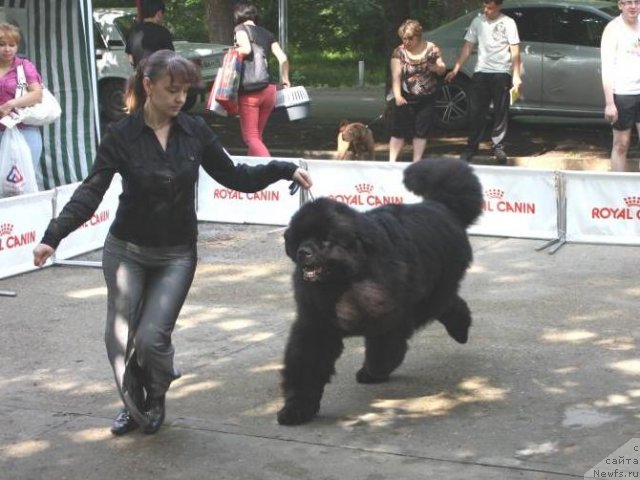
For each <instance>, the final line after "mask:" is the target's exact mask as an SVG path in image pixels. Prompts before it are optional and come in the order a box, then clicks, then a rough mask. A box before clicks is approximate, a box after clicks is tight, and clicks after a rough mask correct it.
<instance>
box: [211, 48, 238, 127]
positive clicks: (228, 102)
mask: <svg viewBox="0 0 640 480" xmlns="http://www.w3.org/2000/svg"><path fill="white" fill-rule="evenodd" d="M241 73H242V56H241V55H240V54H239V53H238V50H237V49H236V48H235V47H232V48H230V49H229V50H228V51H227V53H226V54H225V56H224V60H223V61H222V66H221V67H220V69H219V70H218V74H217V75H216V82H215V83H217V84H218V85H217V88H214V90H213V92H212V94H213V98H214V100H215V101H216V102H218V103H219V104H220V105H222V107H223V108H224V109H225V110H226V111H227V113H228V114H229V115H237V114H238V87H239V86H240V74H241ZM215 83H214V87H215Z"/></svg>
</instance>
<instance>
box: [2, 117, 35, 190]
mask: <svg viewBox="0 0 640 480" xmlns="http://www.w3.org/2000/svg"><path fill="white" fill-rule="evenodd" d="M37 191H38V184H37V183H36V172H35V170H34V169H33V162H32V161H31V150H29V145H28V144H27V141H26V140H25V139H24V136H23V135H22V133H20V129H19V128H7V129H6V130H5V131H4V132H3V133H2V141H0V197H12V196H15V195H22V194H23V193H34V192H37Z"/></svg>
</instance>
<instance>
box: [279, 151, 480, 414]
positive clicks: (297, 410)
mask: <svg viewBox="0 0 640 480" xmlns="http://www.w3.org/2000/svg"><path fill="white" fill-rule="evenodd" d="M404 184H405V186H406V187H407V189H408V190H410V191H411V192H413V193H415V194H417V195H419V196H421V197H423V201H422V202H420V203H415V204H406V205H385V206H382V207H378V208H375V209H372V210H369V211H367V212H365V213H361V212H358V211H356V210H354V209H352V208H351V207H348V206H347V205H345V204H343V203H339V202H336V201H334V200H330V199H328V198H319V199H317V200H315V201H313V202H310V203H307V204H305V205H303V206H302V207H301V208H300V210H299V211H298V212H297V213H296V214H295V215H294V216H293V217H292V219H291V222H290V224H289V227H288V228H287V230H286V232H285V245H286V252H287V255H288V256H289V257H291V259H292V260H293V261H294V262H295V264H296V269H295V272H294V274H293V284H294V290H295V299H296V303H297V318H296V321H295V323H294V324H293V326H292V327H291V332H290V335H289V340H288V343H287V347H286V351H285V358H284V369H283V371H282V389H283V393H284V398H285V405H284V407H283V408H282V409H281V410H280V412H278V422H279V423H280V424H282V425H297V424H301V423H304V422H308V421H309V420H311V419H312V418H313V417H314V416H315V415H316V413H318V411H319V409H320V399H321V398H322V393H323V391H324V387H325V385H326V384H327V383H328V382H329V380H330V378H331V376H332V375H333V373H334V372H335V370H334V365H335V362H336V360H337V359H338V357H339V356H340V354H341V353H342V349H343V345H342V339H343V338H344V337H348V336H354V335H359V336H363V337H364V339H365V347H366V353H365V358H364V363H363V365H362V368H361V369H360V370H359V371H358V372H357V374H356V379H357V381H358V382H360V383H377V382H384V381H386V380H388V379H389V375H390V374H391V372H393V371H394V370H395V369H396V368H397V367H398V366H399V365H400V364H401V363H402V361H403V360H404V356H405V353H406V352H407V340H408V339H409V338H410V337H411V336H412V335H413V333H414V331H415V330H416V329H418V328H419V327H422V326H424V325H425V324H427V323H429V322H431V321H433V320H438V321H440V322H441V323H442V324H443V325H444V326H445V328H446V329H447V332H449V335H450V336H451V337H453V338H454V339H455V340H456V341H458V342H460V343H465V342H466V341H467V337H468V333H469V326H470V325H471V313H470V311H469V307H468V306H467V304H466V302H465V301H464V300H463V299H462V298H460V296H459V295H458V289H459V287H460V282H461V280H462V278H463V277H464V274H465V271H466V269H467V267H468V266H469V264H470V262H471V259H472V252H471V245H470V244H469V240H468V238H467V233H466V228H467V227H468V226H469V225H471V224H472V223H473V222H474V221H475V220H476V219H477V218H478V216H479V215H480V213H481V211H482V189H481V186H480V182H479V181H478V178H477V177H476V176H475V174H474V173H473V171H472V169H471V167H469V165H468V164H467V163H466V162H463V161H460V160H454V159H427V160H421V161H419V162H417V163H414V164H411V165H410V166H409V167H408V168H406V169H405V171H404Z"/></svg>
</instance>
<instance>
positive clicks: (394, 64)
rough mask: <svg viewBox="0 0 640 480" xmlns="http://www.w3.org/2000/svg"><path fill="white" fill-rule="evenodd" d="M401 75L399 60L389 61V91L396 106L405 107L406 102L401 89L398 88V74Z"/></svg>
mask: <svg viewBox="0 0 640 480" xmlns="http://www.w3.org/2000/svg"><path fill="white" fill-rule="evenodd" d="M401 73H402V62H401V61H400V59H399V58H392V59H391V91H392V92H393V98H395V100H396V105H397V106H400V105H405V104H406V103H407V101H406V100H405V98H404V97H403V96H402V89H401V88H400V74H401Z"/></svg>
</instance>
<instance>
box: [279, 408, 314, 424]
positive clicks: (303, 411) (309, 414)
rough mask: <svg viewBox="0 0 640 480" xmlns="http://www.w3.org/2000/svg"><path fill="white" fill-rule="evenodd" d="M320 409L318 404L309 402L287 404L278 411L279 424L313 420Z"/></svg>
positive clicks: (301, 422)
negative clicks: (314, 404)
mask: <svg viewBox="0 0 640 480" xmlns="http://www.w3.org/2000/svg"><path fill="white" fill-rule="evenodd" d="M318 410H320V407H319V406H317V407H316V406H313V405H309V404H287V405H285V406H284V407H282V409H281V410H280V411H279V412H278V423H279V424H280V425H301V424H303V423H307V422H309V421H311V420H313V417H315V416H316V413H318Z"/></svg>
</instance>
